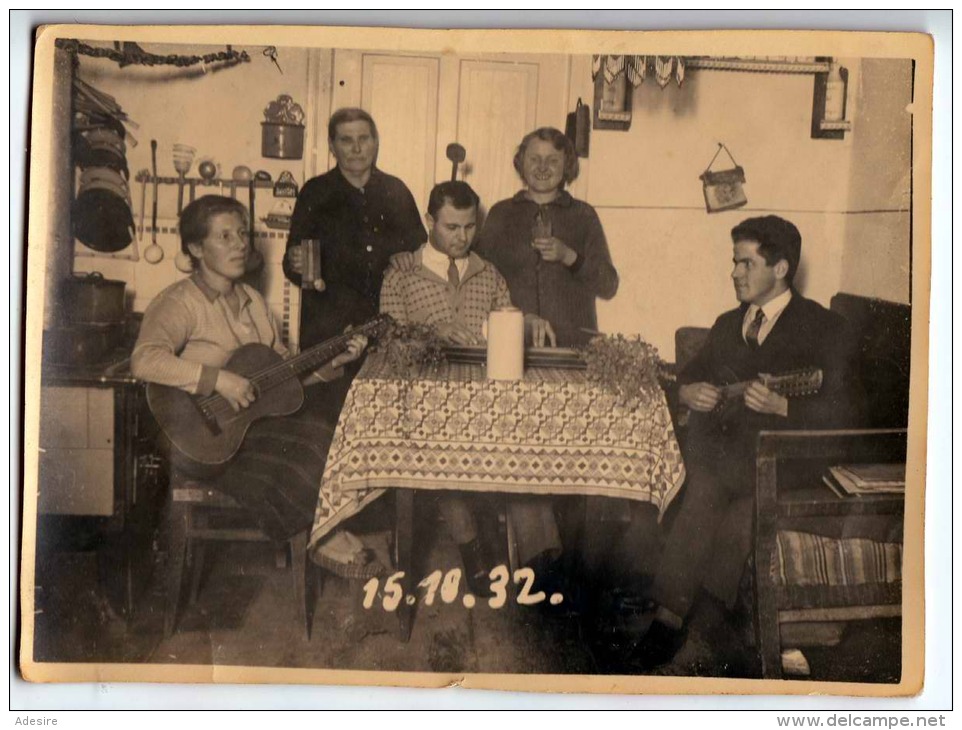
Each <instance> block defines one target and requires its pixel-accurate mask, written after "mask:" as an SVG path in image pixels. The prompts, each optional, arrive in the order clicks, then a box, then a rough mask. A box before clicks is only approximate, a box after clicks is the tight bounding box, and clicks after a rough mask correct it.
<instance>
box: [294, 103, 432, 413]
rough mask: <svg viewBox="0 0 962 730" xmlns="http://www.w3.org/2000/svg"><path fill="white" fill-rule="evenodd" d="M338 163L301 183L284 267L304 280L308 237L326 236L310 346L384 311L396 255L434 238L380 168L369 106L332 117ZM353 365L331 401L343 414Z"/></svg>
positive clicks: (310, 315) (310, 305)
mask: <svg viewBox="0 0 962 730" xmlns="http://www.w3.org/2000/svg"><path fill="white" fill-rule="evenodd" d="M328 146H329V148H330V151H331V154H332V155H333V156H334V158H335V159H336V160H337V166H336V167H335V168H334V169H333V170H331V171H330V172H327V173H325V174H323V175H319V176H318V177H315V178H313V179H311V180H309V181H308V182H307V183H305V185H304V187H303V188H302V189H301V192H300V195H298V197H297V203H296V205H295V206H294V214H293V216H292V218H291V231H290V236H289V237H288V239H287V253H286V255H285V256H284V273H285V275H286V276H287V278H288V279H290V280H291V281H292V282H293V283H294V284H296V285H297V286H300V285H301V271H302V261H301V248H300V245H301V241H303V240H319V241H320V242H321V276H322V278H323V281H324V289H323V291H312V290H310V289H303V290H302V292H303V296H302V300H301V328H300V335H301V336H300V343H301V346H302V347H309V346H311V345H313V344H316V343H318V342H322V341H323V340H326V339H328V338H330V337H333V336H335V335H338V334H340V333H341V332H343V331H344V329H345V328H346V327H347V326H348V325H359V324H363V323H364V322H366V321H368V320H369V319H371V318H373V317H374V316H375V315H376V314H377V313H378V309H379V307H378V305H379V299H380V291H381V282H382V280H383V278H384V271H385V269H386V268H387V266H388V262H389V260H390V258H391V256H392V255H394V254H396V253H399V252H402V251H416V250H417V248H418V247H419V246H420V245H421V244H422V243H424V242H425V241H426V240H427V233H426V232H425V230H424V226H423V225H422V224H421V215H420V213H419V212H418V207H417V203H415V201H414V196H412V195H411V192H410V191H409V190H408V188H407V186H406V185H405V184H404V183H403V182H402V181H401V180H399V179H398V178H396V177H393V176H392V175H388V174H387V173H385V172H382V171H381V170H379V169H378V168H377V167H376V166H375V163H376V162H377V154H378V133H377V126H376V125H375V124H374V120H373V119H372V118H371V115H370V114H368V113H367V112H366V111H364V110H363V109H354V108H348V109H339V110H338V111H336V112H334V114H333V115H331V119H330V121H329V122H328ZM356 372H357V371H356V366H355V368H349V369H348V372H347V375H346V377H345V378H343V379H342V381H341V382H339V383H338V386H337V387H335V388H332V389H329V390H328V391H327V392H326V393H325V394H324V395H326V396H331V395H332V394H336V396H337V397H334V398H333V402H331V401H329V403H328V406H329V408H328V409H326V410H327V411H328V412H329V413H331V414H332V415H334V417H335V418H336V415H337V412H338V411H339V410H340V406H341V404H342V403H343V399H344V396H345V395H346V394H347V389H348V387H349V386H350V382H351V380H352V379H353V376H354V374H356Z"/></svg>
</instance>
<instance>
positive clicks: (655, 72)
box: [591, 54, 852, 139]
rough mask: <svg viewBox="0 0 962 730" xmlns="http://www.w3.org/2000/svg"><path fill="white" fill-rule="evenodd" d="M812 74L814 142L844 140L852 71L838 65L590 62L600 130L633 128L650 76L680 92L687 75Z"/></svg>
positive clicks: (776, 59)
mask: <svg viewBox="0 0 962 730" xmlns="http://www.w3.org/2000/svg"><path fill="white" fill-rule="evenodd" d="M692 69H697V70H700V71H732V72H740V73H764V74H807V75H811V76H813V77H814V79H815V87H814V101H813V109H812V137H814V138H817V139H842V138H843V137H844V136H845V132H848V131H850V130H851V129H852V122H851V121H850V120H848V119H846V114H847V110H846V97H847V90H848V71H847V70H846V69H845V68H843V67H842V66H840V65H839V63H838V61H837V59H833V58H828V57H818V56H747V57H746V56H725V57H712V56H638V55H612V54H596V55H593V56H592V57H591V78H592V80H594V82H595V99H594V124H595V129H621V130H625V129H628V128H629V127H630V126H631V96H632V89H633V88H635V87H637V86H640V85H641V84H642V83H643V82H644V80H645V77H646V76H647V75H649V74H651V75H652V76H653V77H654V79H655V82H656V83H657V84H658V85H659V86H660V87H661V88H663V89H664V88H665V87H667V86H668V85H669V84H670V83H671V79H672V77H674V79H675V81H676V82H677V84H678V85H679V86H681V85H682V83H683V82H684V80H685V74H686V72H687V71H690V70H692Z"/></svg>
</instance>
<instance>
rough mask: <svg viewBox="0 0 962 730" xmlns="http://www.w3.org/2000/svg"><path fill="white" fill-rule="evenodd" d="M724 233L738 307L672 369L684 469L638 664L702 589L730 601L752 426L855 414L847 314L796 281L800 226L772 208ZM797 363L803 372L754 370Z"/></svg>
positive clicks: (824, 423) (835, 421)
mask: <svg viewBox="0 0 962 730" xmlns="http://www.w3.org/2000/svg"><path fill="white" fill-rule="evenodd" d="M731 236H732V242H733V244H734V248H733V252H734V256H733V263H734V268H733V269H732V273H731V277H732V281H733V283H734V286H735V296H736V298H737V299H738V301H739V302H740V306H739V307H737V308H736V309H733V310H731V311H728V312H726V313H725V314H722V315H721V316H720V317H719V318H718V319H717V320H716V322H715V324H714V326H713V327H712V328H711V332H710V334H709V336H708V341H707V342H706V344H705V345H704V347H703V348H702V349H701V351H700V352H699V354H698V355H697V356H696V357H695V358H694V360H693V361H692V362H691V363H690V364H689V365H687V366H686V367H685V368H684V370H683V371H682V372H681V373H680V374H679V378H678V380H679V383H680V389H679V398H680V400H681V402H682V403H683V404H684V405H685V406H687V407H688V408H689V409H690V410H691V419H690V423H689V434H688V438H687V441H686V444H685V469H686V471H687V474H688V479H687V482H686V486H685V491H684V492H683V494H682V499H681V502H680V505H679V511H678V513H677V516H676V519H675V521H674V523H673V525H672V529H671V531H670V533H669V534H668V536H667V541H666V544H665V548H664V552H663V554H662V558H661V562H660V564H659V567H658V569H657V570H656V573H655V577H654V584H653V587H652V591H651V597H652V599H653V600H654V603H655V604H657V605H656V609H655V614H654V621H653V622H652V624H651V627H650V629H649V630H648V632H647V634H646V635H645V636H644V638H643V639H642V641H641V643H640V644H639V645H638V646H637V647H635V650H634V663H635V666H636V667H640V668H651V667H654V666H657V665H659V664H663V663H665V662H667V661H669V660H670V659H671V658H672V656H673V655H674V654H675V653H676V652H677V650H678V649H679V648H680V647H681V645H682V644H683V643H684V638H685V631H684V628H685V621H686V617H687V616H688V614H689V612H690V609H691V608H692V606H693V604H694V603H695V599H696V597H697V595H698V591H699V588H702V587H703V588H704V589H705V590H706V591H708V592H709V593H711V594H712V595H713V596H714V597H715V598H717V599H720V600H721V601H722V602H723V603H724V604H725V607H726V608H727V609H731V608H732V607H733V606H734V604H735V599H736V597H737V593H738V587H739V583H740V580H741V577H742V573H743V570H744V567H745V564H746V561H747V558H748V555H749V553H750V548H751V541H752V523H753V516H754V493H755V476H754V466H755V440H756V437H757V435H758V432H759V431H761V430H777V429H786V428H792V429H810V428H832V427H841V426H844V425H847V424H848V423H850V422H851V420H852V419H853V418H854V415H855V414H854V411H853V399H852V395H853V393H852V387H851V373H852V367H851V361H852V352H853V347H852V345H853V342H852V339H851V337H850V336H849V335H848V333H847V329H846V326H845V322H844V320H843V319H842V318H841V317H840V316H839V315H837V314H835V313H834V312H831V311H829V310H827V309H825V308H824V307H822V306H821V305H819V304H817V303H816V302H814V301H812V300H810V299H806V298H804V297H802V296H801V295H799V294H798V292H797V291H795V290H794V288H793V287H792V281H793V277H794V276H795V272H796V270H797V269H798V264H799V258H800V255H801V246H802V240H801V236H800V234H799V232H798V229H797V228H796V227H795V226H794V225H793V224H792V223H790V222H789V221H786V220H784V219H782V218H779V217H778V216H774V215H769V216H763V217H759V218H750V219H748V220H745V221H742V222H741V223H739V224H738V225H737V226H735V228H734V229H732V233H731ZM800 369H809V370H810V371H811V372H810V373H807V374H805V375H802V374H799V375H789V376H787V377H785V378H781V379H779V378H772V379H766V378H764V377H762V376H763V374H772V375H779V374H783V373H786V372H789V373H791V372H792V371H798V370H800ZM763 380H764V381H766V382H767V383H768V384H767V385H766V384H764V383H763ZM799 380H801V381H802V382H803V387H802V388H801V392H804V391H805V387H804V384H805V383H808V385H809V386H810V389H811V390H817V392H814V393H809V394H807V395H799V396H798V397H797V398H794V397H793V398H791V399H790V398H789V397H787V396H786V395H785V394H783V393H785V392H787V393H789V394H792V392H791V389H790V386H792V385H795V384H797V382H796V381H799ZM736 383H737V385H735V384H736ZM781 384H785V385H786V387H785V388H782V387H781ZM705 600H707V601H711V600H713V599H712V598H711V597H706V598H705Z"/></svg>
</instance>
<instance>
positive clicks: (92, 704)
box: [4, 10, 953, 720]
mask: <svg viewBox="0 0 962 730" xmlns="http://www.w3.org/2000/svg"><path fill="white" fill-rule="evenodd" d="M119 20H122V21H126V22H129V23H136V24H149V23H163V24H173V23H213V22H216V23H221V24H223V23H231V24H241V23H243V24H258V23H266V22H278V20H280V21H282V22H285V23H292V24H295V23H296V24H324V25H377V26H386V25H387V26H390V25H397V26H408V27H451V26H458V27H491V26H500V27H519V28H520V27H539V26H541V27H543V26H545V25H550V26H552V27H556V28H557V27H569V28H594V29H615V28H617V29H645V28H649V29H676V28H678V29H680V28H695V27H697V28H701V29H706V28H719V29H720V28H746V27H751V28H792V27H796V28H804V29H821V28H825V29H828V28H833V29H844V28H851V29H857V30H916V31H924V32H929V33H931V34H933V36H934V37H935V41H936V63H935V91H936V95H935V105H936V106H935V117H934V123H935V128H934V136H933V148H934V150H935V154H934V156H933V212H934V215H933V228H932V272H933V275H932V298H933V299H932V301H933V305H932V308H931V321H932V329H931V334H930V347H931V352H930V382H929V388H930V391H929V392H930V394H931V395H930V399H929V407H930V415H929V425H928V433H929V452H928V459H927V464H928V485H929V486H928V489H927V498H926V522H927V525H926V566H927V571H926V573H927V575H926V593H927V595H926V633H927V635H928V636H929V637H930V639H929V641H928V642H927V646H926V686H925V690H924V691H923V693H922V694H921V695H920V696H919V697H916V698H904V699H891V700H889V699H874V698H873V699H867V698H866V699H849V698H841V697H821V698H818V697H761V696H756V697H751V698H745V697H722V696H713V697H708V698H698V697H685V696H677V697H650V696H648V697H645V696H639V697H624V696H622V697H605V696H597V695H592V696H586V695H585V696H582V695H566V696H559V695H531V694H513V693H504V692H477V691H469V690H462V689H449V690H427V691H426V690H408V689H391V688H368V687H365V688H360V687H355V688H351V687H293V686H267V687H258V686H251V685H248V686H244V687H235V686H204V687H197V686H194V685H125V684H108V685H102V686H98V685H72V686H64V685H58V686H51V685H31V684H29V683H25V682H23V681H22V680H21V679H20V678H19V675H18V674H17V671H16V660H15V657H16V638H17V637H16V632H15V625H14V618H15V615H16V601H17V600H18V597H17V593H16V591H15V590H12V591H11V594H10V604H9V607H10V609H11V614H10V626H11V635H10V639H11V654H10V657H11V687H10V689H11V695H10V706H11V708H13V709H31V708H32V709H36V710H54V709H68V708H70V709H74V708H81V707H84V708H90V709H107V708H120V707H126V708H134V707H142V708H146V707H170V708H173V707H182V708H189V707H195V708H196V707H205V708H215V707H217V708H234V707H250V708H253V707H261V708H267V707H286V708H292V709H293V708H316V707H319V706H324V707H327V708H335V707H343V708H348V707H360V706H363V707H367V708H377V707H383V708H388V707H390V708H395V707H417V708H423V707H438V708H443V707H448V708H467V707H481V706H483V707H503V708H509V709H520V708H522V707H523V708H531V709H535V708H538V709H547V708H554V709H561V708H565V709H569V708H570V709H574V708H576V707H577V708H588V707H608V708H614V707H619V708H629V707H630V708H637V709H655V708H658V709H668V708H679V709H707V708H709V707H711V708H712V709H725V708H729V709H771V710H775V709H779V710H788V709H792V710H796V711H814V710H823V709H845V710H865V711H872V710H875V711H885V710H890V711H896V710H905V711H910V712H914V711H917V710H918V711H923V710H925V709H933V710H934V709H946V708H948V707H949V706H950V702H951V698H950V696H949V693H950V692H951V682H952V675H951V672H949V671H946V670H947V669H948V668H950V667H951V666H952V658H953V657H952V646H951V645H950V642H948V641H946V640H944V639H945V637H949V636H952V626H951V616H950V615H949V614H948V611H949V610H950V609H949V606H947V605H946V604H947V603H948V601H947V600H946V599H947V598H949V596H948V595H947V591H946V590H945V586H946V585H947V583H948V579H949V576H950V570H951V568H950V566H951V554H952V543H951V510H950V509H948V506H949V504H950V499H951V463H950V461H949V459H950V454H951V448H950V443H949V439H950V438H951V437H950V433H951V422H950V420H949V411H948V408H949V401H948V399H947V398H945V393H947V392H950V389H951V374H949V373H948V372H947V369H948V363H949V362H951V353H950V352H949V348H948V342H949V338H948V337H946V335H947V334H948V332H949V324H948V323H949V322H950V321H951V319H950V316H951V315H949V312H948V309H947V307H945V306H944V305H945V303H946V302H948V301H951V266H950V265H949V256H950V244H951V229H950V223H949V222H948V215H947V213H948V211H950V210H951V194H950V193H949V191H950V190H951V179H950V177H949V173H948V165H947V164H946V163H947V155H945V151H946V150H948V149H950V148H951V133H950V132H949V129H948V123H947V119H948V118H949V117H950V110H949V108H948V104H949V101H948V99H947V97H949V89H950V85H951V77H952V74H951V47H950V43H951V16H950V15H947V14H946V13H936V12H932V11H905V12H895V11H884V12H881V13H870V12H837V11H835V12H833V11H801V12H773V11H768V12H763V11H745V12H743V11H694V12H693V13H688V12H685V11H671V12H667V11H666V12H651V11H646V12H638V11H612V12H610V13H608V12H602V11H598V12H591V13H584V12H565V11H557V10H552V11H533V12H532V11H525V12H522V13H513V12H507V11H500V12H484V11H463V12H458V11H428V12H427V13H426V14H421V13H419V12H414V11H396V12H378V13H377V14H376V15H371V14H365V13H364V11H353V12H348V11H330V12H323V11H303V12H297V13H295V14H294V15H293V16H292V17H284V13H279V12H277V11H272V12H268V13H267V14H264V13H257V12H253V11H251V12H246V13H245V12H234V11H231V12H229V13H215V12H210V11H207V12H188V11H184V12H181V11H176V12H164V11H154V12H135V11H104V12H101V13H95V12H92V11H62V12H57V13H54V12H44V13H36V12H34V13H19V12H18V13H14V14H12V15H11V16H10V22H11V28H10V29H11V34H10V39H11V40H10V61H11V89H10V91H11V96H10V103H11V109H10V111H11V115H10V121H11V129H10V131H11V143H10V145H9V149H10V155H11V157H10V170H11V177H10V182H11V189H10V191H9V194H8V195H7V196H4V198H5V199H6V200H7V201H9V205H10V214H11V215H10V221H11V235H10V241H11V246H10V259H9V271H10V277H11V285H10V302H9V304H10V307H11V308H10V312H9V316H10V319H9V320H8V321H9V322H10V324H11V348H12V349H13V350H14V351H15V352H17V353H19V352H20V349H19V348H20V347H21V346H22V343H21V342H19V337H20V334H21V333H20V328H21V327H22V314H23V310H22V302H23V289H22V286H23V282H24V279H23V273H22V272H23V271H24V261H23V253H24V252H23V250H22V246H20V245H17V244H19V242H21V241H23V240H24V235H23V230H24V223H25V221H24V220H23V213H24V210H25V200H24V197H25V190H26V189H25V186H24V171H25V169H26V160H25V159H24V156H23V154H22V150H23V149H24V148H25V141H26V132H27V129H26V118H27V116H26V115H27V110H28V109H29V89H30V77H29V75H30V70H31V67H32V63H31V50H32V49H31V27H32V26H35V25H37V24H39V23H47V22H89V23H108V22H110V23H116V22H118V21H119ZM940 335H941V336H940ZM12 354H13V353H11V355H12ZM7 361H8V362H11V359H10V358H8V359H7ZM19 367H20V364H19V359H18V358H17V359H15V360H14V361H13V362H12V365H11V373H10V375H11V379H10V390H9V392H8V394H9V396H10V405H13V406H15V407H16V406H20V405H22V404H21V403H20V387H21V386H20V377H21V375H22V373H21V372H19ZM19 428H20V413H19V412H14V413H12V414H11V423H10V432H11V437H12V438H11V439H10V444H11V485H10V486H11V495H10V496H11V501H10V510H11V512H10V515H9V517H10V524H11V525H12V527H14V526H15V525H16V523H17V521H18V518H19V509H20V499H19V462H20V458H21V454H20V443H21V442H20V436H19ZM10 539H11V542H10V546H11V554H10V558H11V561H10V565H11V576H10V581H11V583H10V584H11V588H12V589H13V588H15V587H16V583H15V580H16V559H17V556H18V554H19V530H18V529H11V533H10ZM21 714H22V713H21ZM11 720H12V718H11Z"/></svg>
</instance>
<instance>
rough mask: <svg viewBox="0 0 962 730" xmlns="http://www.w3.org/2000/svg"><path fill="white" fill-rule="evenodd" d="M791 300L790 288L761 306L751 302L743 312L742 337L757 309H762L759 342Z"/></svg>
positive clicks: (763, 339) (766, 334)
mask: <svg viewBox="0 0 962 730" xmlns="http://www.w3.org/2000/svg"><path fill="white" fill-rule="evenodd" d="M791 300H792V290H791V289H786V290H785V291H783V292H782V293H781V294H779V295H778V296H777V297H775V298H774V299H770V300H769V301H767V302H765V304H763V305H762V306H760V307H759V306H758V305H757V304H752V305H751V306H750V307H749V308H748V311H747V312H745V319H744V320H743V321H742V337H745V336H746V334H747V332H748V326H749V325H750V324H751V322H752V320H753V319H755V314H756V313H757V312H758V310H759V309H760V310H762V313H763V314H764V315H765V319H764V320H763V321H762V326H761V329H759V331H758V342H759V344H761V343H762V342H764V341H765V338H766V337H768V333H769V332H771V331H772V327H774V326H775V322H776V320H778V318H779V317H780V316H781V314H782V312H784V311H785V307H787V306H788V303H789V302H790V301H791Z"/></svg>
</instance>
